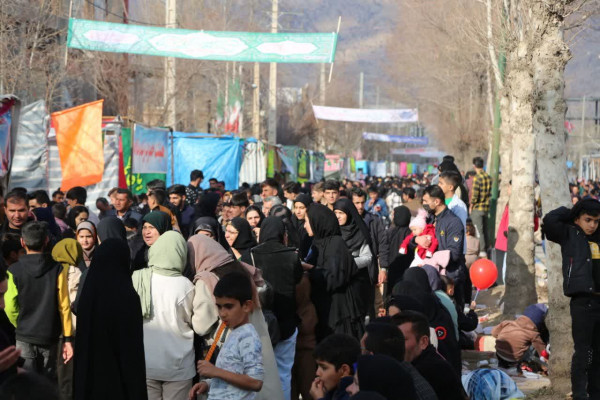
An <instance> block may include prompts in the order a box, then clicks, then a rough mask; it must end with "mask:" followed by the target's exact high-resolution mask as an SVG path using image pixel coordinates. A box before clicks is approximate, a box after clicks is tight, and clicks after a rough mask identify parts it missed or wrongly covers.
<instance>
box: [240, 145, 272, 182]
mask: <svg viewBox="0 0 600 400" xmlns="http://www.w3.org/2000/svg"><path fill="white" fill-rule="evenodd" d="M265 179H267V149H266V146H265V144H264V142H262V141H260V140H256V139H253V138H252V139H246V140H245V141H244V155H243V159H242V166H241V169H240V181H239V184H240V186H241V185H242V183H244V182H246V183H247V184H249V185H254V184H255V183H260V182H263V181H264V180H265Z"/></svg>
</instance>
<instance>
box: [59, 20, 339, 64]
mask: <svg viewBox="0 0 600 400" xmlns="http://www.w3.org/2000/svg"><path fill="white" fill-rule="evenodd" d="M336 45H337V34H336V33H252V32H218V31H193V30H189V29H172V28H159V27H154V26H141V25H131V24H116V23H112V22H102V21H90V20H85V19H75V18H71V19H69V32H68V38H67V46H68V47H71V48H75V49H82V50H93V51H108V52H113V53H131V54H142V55H150V56H163V57H179V58H192V59H197V60H217V61H247V62H277V63H332V62H333V61H334V56H335V48H336Z"/></svg>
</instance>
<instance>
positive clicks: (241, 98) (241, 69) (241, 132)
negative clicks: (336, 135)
mask: <svg viewBox="0 0 600 400" xmlns="http://www.w3.org/2000/svg"><path fill="white" fill-rule="evenodd" d="M238 68H239V78H238V79H239V80H238V85H239V87H240V124H239V129H238V133H239V135H240V136H241V137H245V135H244V106H243V104H244V103H245V101H244V85H242V75H243V67H242V63H240V65H239V67H238Z"/></svg>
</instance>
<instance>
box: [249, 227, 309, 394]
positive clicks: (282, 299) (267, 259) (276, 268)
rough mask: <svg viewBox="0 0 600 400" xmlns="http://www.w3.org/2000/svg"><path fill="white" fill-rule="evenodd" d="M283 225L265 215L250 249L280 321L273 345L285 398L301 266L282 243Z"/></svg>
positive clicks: (294, 255) (289, 374)
mask: <svg viewBox="0 0 600 400" xmlns="http://www.w3.org/2000/svg"><path fill="white" fill-rule="evenodd" d="M285 235H286V232H285V226H284V224H283V221H282V220H281V218H279V217H274V216H272V217H267V218H266V219H265V220H264V221H263V222H262V224H261V228H260V244H259V245H258V246H256V247H254V248H253V249H252V260H253V262H254V266H255V267H257V268H259V269H260V270H261V271H262V273H263V278H264V280H265V281H266V282H269V283H270V284H271V286H272V287H273V291H274V299H273V309H272V311H273V313H274V314H275V317H276V318H277V322H278V324H279V332H280V340H279V342H278V343H277V344H276V345H275V347H274V349H273V351H274V352H275V360H276V361H277V369H278V370H279V377H280V378H281V382H282V386H283V391H284V394H285V398H286V399H289V398H290V396H291V382H292V367H293V365H294V356H295V350H296V337H297V335H298V329H297V327H298V324H299V323H300V319H299V318H298V315H297V314H296V285H297V284H298V283H300V280H301V279H302V274H303V269H302V265H301V264H300V256H299V255H298V252H297V251H296V250H295V249H293V248H291V247H288V246H286V245H285V244H284V242H285V241H286V238H285Z"/></svg>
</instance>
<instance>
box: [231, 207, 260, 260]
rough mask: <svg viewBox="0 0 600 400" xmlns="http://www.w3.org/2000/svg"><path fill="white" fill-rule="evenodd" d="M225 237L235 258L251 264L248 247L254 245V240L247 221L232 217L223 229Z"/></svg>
mask: <svg viewBox="0 0 600 400" xmlns="http://www.w3.org/2000/svg"><path fill="white" fill-rule="evenodd" d="M225 238H226V239H227V243H229V245H230V246H231V249H232V250H233V254H234V256H235V258H236V259H237V260H240V261H243V262H245V263H246V264H250V265H253V263H252V257H251V255H250V249H251V248H252V247H254V246H256V240H255V239H254V236H253V235H252V230H251V228H250V224H249V223H248V221H246V220H245V219H244V218H240V217H235V218H234V219H232V220H231V223H230V224H229V225H227V229H226V230H225Z"/></svg>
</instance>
